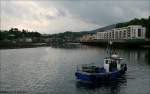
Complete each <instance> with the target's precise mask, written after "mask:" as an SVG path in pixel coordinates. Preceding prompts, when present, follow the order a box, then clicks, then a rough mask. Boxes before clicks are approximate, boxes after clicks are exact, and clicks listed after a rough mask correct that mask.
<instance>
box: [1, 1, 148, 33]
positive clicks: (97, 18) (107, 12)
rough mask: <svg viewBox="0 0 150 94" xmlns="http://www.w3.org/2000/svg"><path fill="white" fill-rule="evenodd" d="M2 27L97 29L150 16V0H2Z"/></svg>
mask: <svg viewBox="0 0 150 94" xmlns="http://www.w3.org/2000/svg"><path fill="white" fill-rule="evenodd" d="M0 3H1V6H0V10H1V11H0V16H1V19H0V21H1V24H0V29H2V30H8V29H10V28H12V27H16V28H19V29H28V30H33V31H38V32H40V33H48V34H52V33H58V32H65V31H73V32H79V31H85V30H93V29H97V28H100V27H103V26H107V25H111V24H115V23H118V22H124V21H129V20H131V19H133V18H147V17H148V16H150V0H132V1H131V0H99V1H98V0H95V1H90V0H82V1H80V0H76V1H70V0H64V1H61V0H58V1H53V0H51V1H48V0H45V1H38V0H33V1H30V0H26V1H25V0H24V1H23V0H22V1H21V0H18V1H17V0H11V1H9V0H7V1H4V0H2V1H0Z"/></svg>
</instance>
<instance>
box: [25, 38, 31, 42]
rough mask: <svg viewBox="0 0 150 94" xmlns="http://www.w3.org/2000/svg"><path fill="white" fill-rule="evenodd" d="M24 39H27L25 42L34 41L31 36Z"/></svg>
mask: <svg viewBox="0 0 150 94" xmlns="http://www.w3.org/2000/svg"><path fill="white" fill-rule="evenodd" d="M24 41H25V42H32V39H31V38H25V40H24Z"/></svg>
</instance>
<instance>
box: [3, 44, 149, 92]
mask: <svg viewBox="0 0 150 94" xmlns="http://www.w3.org/2000/svg"><path fill="white" fill-rule="evenodd" d="M105 50H106V49H105V48H101V47H92V46H85V45H80V44H74V45H73V44H72V45H67V46H64V47H56V48H55V47H39V48H21V49H7V50H6V49H5V50H0V93H1V94H150V49H116V51H117V52H118V53H119V54H120V55H121V56H122V57H123V58H125V59H124V62H126V63H127V66H128V71H127V73H126V75H125V76H123V77H122V78H120V79H118V80H117V81H114V82H108V83H100V84H96V85H90V84H83V83H79V82H77V81H76V79H75V76H74V73H75V71H76V66H77V65H78V64H85V63H86V64H89V63H96V64H99V65H103V59H104V57H105V56H106V52H105Z"/></svg>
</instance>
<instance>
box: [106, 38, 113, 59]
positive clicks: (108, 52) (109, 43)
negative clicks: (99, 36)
mask: <svg viewBox="0 0 150 94" xmlns="http://www.w3.org/2000/svg"><path fill="white" fill-rule="evenodd" d="M111 45H112V41H109V42H108V45H107V54H108V56H109V57H111V53H112V52H111V50H112V49H111Z"/></svg>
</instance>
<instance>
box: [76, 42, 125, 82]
mask: <svg viewBox="0 0 150 94" xmlns="http://www.w3.org/2000/svg"><path fill="white" fill-rule="evenodd" d="M111 44H112V43H110V45H111ZM122 60H123V58H121V57H119V56H118V55H117V54H111V51H109V56H108V57H106V58H104V65H103V67H100V66H96V65H94V64H83V65H80V66H77V71H76V72H75V76H76V79H77V80H79V81H83V82H92V83H94V82H101V81H113V80H116V79H118V78H119V77H121V76H122V75H124V74H125V72H126V71H127V65H126V64H125V63H123V62H122Z"/></svg>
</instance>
